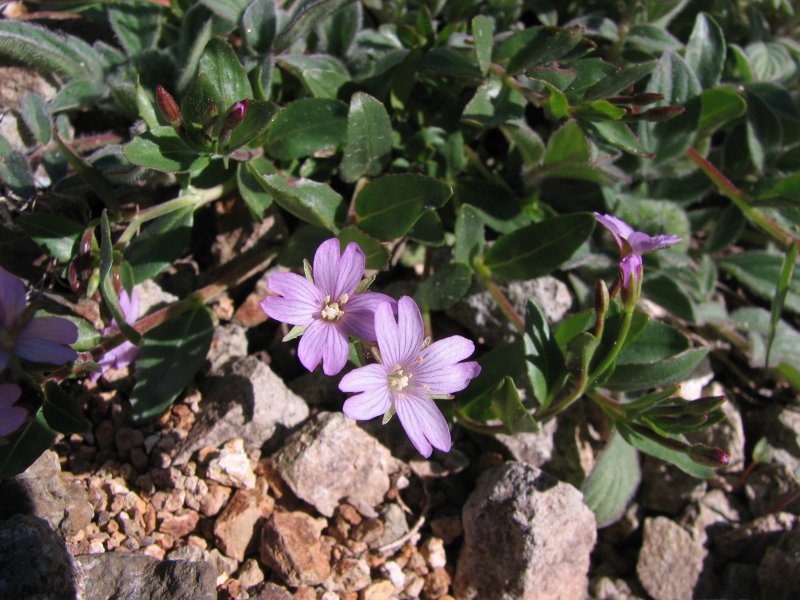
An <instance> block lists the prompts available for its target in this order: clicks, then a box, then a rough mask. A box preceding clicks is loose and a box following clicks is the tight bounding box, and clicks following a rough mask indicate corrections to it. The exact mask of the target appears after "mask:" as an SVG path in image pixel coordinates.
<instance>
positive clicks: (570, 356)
mask: <svg viewBox="0 0 800 600" xmlns="http://www.w3.org/2000/svg"><path fill="white" fill-rule="evenodd" d="M599 345H600V340H599V339H598V338H597V337H596V336H595V335H594V334H592V333H589V332H588V331H581V332H580V333H579V334H578V335H576V336H575V337H574V338H572V339H571V340H570V341H569V342H567V352H566V356H565V357H564V364H565V366H566V367H567V370H568V371H569V372H570V373H572V374H573V375H574V376H575V377H576V378H578V379H583V378H585V377H587V376H588V375H589V363H591V362H592V359H593V358H594V355H595V353H596V352H597V348H598V346H599Z"/></svg>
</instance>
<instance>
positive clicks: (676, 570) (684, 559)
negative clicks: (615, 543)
mask: <svg viewBox="0 0 800 600" xmlns="http://www.w3.org/2000/svg"><path fill="white" fill-rule="evenodd" d="M643 535H644V540H643V542H642V548H641V550H640V551H639V559H638V561H637V563H636V573H637V574H638V576H639V581H640V582H641V583H642V586H644V589H645V590H647V593H648V594H650V595H651V596H652V597H653V598H654V599H655V600H683V599H685V598H692V597H693V596H694V590H695V586H696V585H697V582H698V579H699V577H700V573H701V571H702V568H703V560H704V559H705V556H706V550H705V549H704V548H703V547H702V545H701V544H699V543H698V541H697V540H695V539H694V538H692V536H691V534H689V532H688V531H686V530H685V529H684V528H683V527H681V526H680V525H678V524H677V523H675V522H674V521H671V520H670V519H667V518H666V517H655V518H648V519H645V521H644V534H643Z"/></svg>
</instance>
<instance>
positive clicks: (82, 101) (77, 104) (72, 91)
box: [50, 79, 108, 113]
mask: <svg viewBox="0 0 800 600" xmlns="http://www.w3.org/2000/svg"><path fill="white" fill-rule="evenodd" d="M107 94H108V86H107V85H106V84H105V83H103V82H102V81H95V80H87V79H75V80H73V81H70V82H69V83H67V85H65V86H64V87H62V88H61V89H60V90H59V92H58V94H56V97H55V98H53V99H52V100H51V101H50V111H51V112H53V113H57V112H62V111H65V110H73V109H76V108H82V107H84V106H88V105H90V104H94V103H95V102H97V101H98V100H101V99H103V98H104V97H105V96H106V95H107Z"/></svg>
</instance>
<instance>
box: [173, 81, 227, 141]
mask: <svg viewBox="0 0 800 600" xmlns="http://www.w3.org/2000/svg"><path fill="white" fill-rule="evenodd" d="M224 110H225V109H224V108H223V107H222V97H221V96H220V94H219V92H218V91H217V89H216V87H214V84H213V83H212V82H211V79H209V78H208V75H206V74H205V73H201V74H200V75H198V76H197V77H195V78H194V80H192V85H190V86H189V91H188V92H186V94H184V96H183V100H182V101H181V117H182V119H183V124H184V126H186V127H188V128H189V129H190V130H192V131H193V130H198V131H200V130H203V129H205V128H206V127H208V126H210V125H211V124H212V123H213V121H214V119H215V118H216V116H217V115H218V114H219V113H220V112H222V111H224Z"/></svg>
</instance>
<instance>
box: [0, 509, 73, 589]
mask: <svg viewBox="0 0 800 600" xmlns="http://www.w3.org/2000/svg"><path fill="white" fill-rule="evenodd" d="M82 594H83V573H82V571H81V569H80V567H79V566H78V565H77V564H76V563H75V561H74V560H73V559H72V556H71V555H70V553H69V551H68V550H67V547H66V545H65V544H64V541H63V540H62V539H61V538H60V537H58V535H57V534H56V533H55V532H54V531H53V530H52V529H51V528H50V527H49V526H48V524H47V521H45V520H44V519H41V518H38V517H33V516H28V515H17V516H14V517H13V518H11V519H6V520H3V521H0V598H9V599H12V598H13V599H16V598H20V599H22V598H24V599H25V600H62V599H63V600H72V599H73V598H76V597H79V598H80V597H82Z"/></svg>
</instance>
